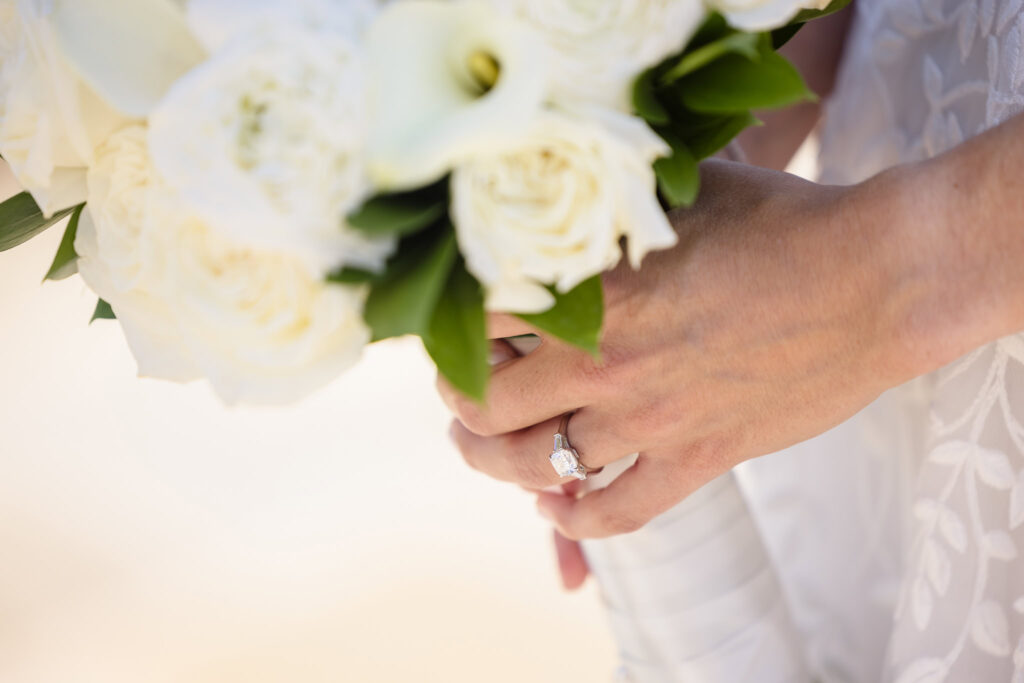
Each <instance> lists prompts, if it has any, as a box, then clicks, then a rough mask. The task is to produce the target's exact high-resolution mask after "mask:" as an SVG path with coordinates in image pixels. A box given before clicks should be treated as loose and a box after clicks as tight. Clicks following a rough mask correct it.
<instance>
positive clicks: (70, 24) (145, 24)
mask: <svg viewBox="0 0 1024 683" xmlns="http://www.w3.org/2000/svg"><path fill="white" fill-rule="evenodd" d="M53 4H54V8H53V14H52V21H53V27H54V32H55V34H56V36H57V40H58V41H59V43H60V46H61V49H62V51H63V52H64V54H65V56H66V57H67V58H68V60H69V61H70V62H71V63H72V64H73V65H74V66H75V68H76V69H77V70H78V72H79V74H80V75H81V77H82V79H83V80H84V81H85V82H86V83H88V84H89V85H90V86H91V87H92V89H93V90H95V91H96V93H97V94H99V96H100V97H102V98H103V99H104V100H105V101H106V102H107V103H109V104H110V105H111V106H112V107H114V108H115V109H117V110H118V111H119V112H121V113H122V114H125V115H127V116H130V117H134V118H144V117H145V116H146V115H147V114H149V112H150V111H151V110H152V109H153V107H155V106H156V104H157V102H159V101H160V99H161V98H162V97H163V95H164V93H166V92H167V90H168V89H169V88H170V87H171V85H172V84H173V83H174V82H175V81H177V80H178V79H179V78H180V77H181V76H182V75H184V74H185V73H186V72H187V71H189V70H190V69H191V68H192V67H194V66H196V65H197V64H199V63H200V62H202V61H203V59H205V56H206V55H205V52H204V50H203V48H202V47H201V46H200V44H199V42H198V41H197V40H196V39H195V37H194V36H193V35H192V32H191V31H190V30H189V27H188V23H187V22H186V20H185V12H184V10H183V9H182V7H181V6H180V5H179V4H178V3H177V2H175V1H174V0H54V3H53Z"/></svg>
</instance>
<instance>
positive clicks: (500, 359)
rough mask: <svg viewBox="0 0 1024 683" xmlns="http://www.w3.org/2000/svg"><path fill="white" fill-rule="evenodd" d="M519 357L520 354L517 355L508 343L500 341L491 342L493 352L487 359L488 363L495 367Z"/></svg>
mask: <svg viewBox="0 0 1024 683" xmlns="http://www.w3.org/2000/svg"><path fill="white" fill-rule="evenodd" d="M518 357H519V354H517V353H516V351H515V349H513V348H512V347H511V346H509V344H508V342H506V341H503V340H501V339H498V340H495V341H493V342H491V351H490V355H489V356H488V357H487V362H488V363H490V364H491V366H492V367H493V366H495V365H501V364H502V363H505V362H507V361H510V360H512V359H513V358H518Z"/></svg>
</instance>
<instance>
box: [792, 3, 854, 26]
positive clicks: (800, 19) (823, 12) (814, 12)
mask: <svg viewBox="0 0 1024 683" xmlns="http://www.w3.org/2000/svg"><path fill="white" fill-rule="evenodd" d="M851 1H852V0H832V2H830V3H829V5H828V7H826V8H825V9H805V10H803V11H801V12H800V13H799V14H797V15H796V16H795V17H793V21H791V22H790V23H791V24H806V23H807V22H808V21H813V20H815V19H821V18H822V17H827V16H828V15H830V14H835V13H836V12H839V11H841V10H844V9H846V7H847V5H849V4H850V2H851Z"/></svg>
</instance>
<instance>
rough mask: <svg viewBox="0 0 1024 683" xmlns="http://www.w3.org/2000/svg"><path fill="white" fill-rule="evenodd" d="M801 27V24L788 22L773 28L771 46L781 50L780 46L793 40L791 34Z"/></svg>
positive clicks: (793, 34) (798, 30)
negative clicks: (780, 26)
mask: <svg viewBox="0 0 1024 683" xmlns="http://www.w3.org/2000/svg"><path fill="white" fill-rule="evenodd" d="M803 27H804V25H803V24H789V25H787V26H783V27H782V28H777V29H775V30H774V31H772V47H773V48H775V49H776V50H781V49H782V46H783V45H785V44H786V43H788V42H789V41H791V40H793V36H795V35H796V34H797V33H799V32H800V29H802V28H803Z"/></svg>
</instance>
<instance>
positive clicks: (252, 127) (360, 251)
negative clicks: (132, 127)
mask: <svg viewBox="0 0 1024 683" xmlns="http://www.w3.org/2000/svg"><path fill="white" fill-rule="evenodd" d="M335 11H337V12H344V11H345V6H344V5H337V6H335ZM365 86H366V78H365V64H364V57H363V54H362V51H361V49H360V47H359V45H358V44H357V43H356V42H355V41H354V40H352V39H351V38H350V37H348V36H346V35H345V33H344V32H340V31H337V30H334V29H333V28H332V27H331V26H330V25H327V26H321V27H318V26H313V25H312V23H311V22H305V21H297V20H290V19H289V16H288V14H285V15H282V16H281V17H280V18H279V21H277V22H274V23H262V24H260V25H259V26H256V27H253V28H252V30H249V31H246V32H244V33H242V34H240V35H238V36H236V37H235V38H233V39H232V40H230V41H229V42H228V43H226V44H225V45H224V47H223V48H222V49H221V50H219V51H218V52H216V53H214V54H213V55H212V56H211V58H210V59H209V60H208V61H207V62H205V63H204V64H202V65H200V66H199V67H198V68H196V69H194V70H193V71H192V72H190V73H189V74H188V75H186V76H185V77H184V78H182V79H181V80H180V81H178V83H176V84H175V85H174V86H173V87H172V88H171V90H170V92H169V93H168V94H167V96H166V97H165V98H164V99H163V101H162V102H161V103H160V105H159V106H158V107H157V109H156V110H155V111H154V112H153V115H152V117H151V119H150V135H149V144H150V148H151V150H152V153H153V159H154V163H155V164H156V167H157V168H158V169H159V171H160V173H161V175H162V176H163V177H164V178H165V179H166V181H167V182H168V183H169V184H170V185H171V186H172V187H173V188H174V189H175V190H176V191H177V192H178V193H179V194H180V195H181V198H182V200H183V201H184V202H185V203H186V204H187V205H188V206H189V207H190V208H191V209H192V210H194V211H195V213H196V214H197V215H198V216H199V217H201V218H202V219H203V220H204V221H205V222H206V223H207V224H208V225H209V226H210V228H212V229H213V230H214V231H216V232H218V233H220V234H222V235H223V236H224V237H225V238H227V239H229V240H231V241H234V242H238V243H240V244H245V245H249V246H251V247H253V248H257V249H274V250H284V251H286V252H288V253H289V254H291V255H293V256H297V257H300V258H303V259H305V260H306V261H307V262H308V263H309V264H310V267H311V269H313V270H314V271H315V272H318V273H321V274H322V273H324V272H326V271H327V270H330V269H333V268H337V267H338V266H341V265H352V266H357V267H360V268H364V269H369V270H377V269H379V268H381V267H382V265H383V263H384V261H385V259H386V258H387V257H388V256H389V255H390V253H391V252H392V250H393V247H394V241H393V240H391V239H383V238H381V239H368V238H366V237H365V236H363V235H362V234H361V233H359V232H357V231H355V230H351V229H346V226H345V217H346V215H347V214H348V213H350V212H351V211H353V210H354V209H356V208H358V207H359V206H360V204H361V203H362V202H363V201H364V200H365V199H366V198H367V197H368V196H369V195H370V193H371V187H370V184H369V181H368V179H367V174H366V166H365V151H364V145H365V141H366V138H367V135H368V123H369V122H368V117H367V112H366V96H365Z"/></svg>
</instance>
